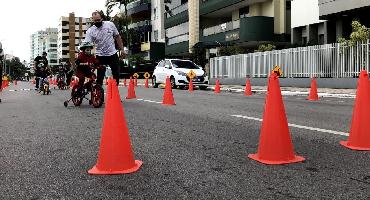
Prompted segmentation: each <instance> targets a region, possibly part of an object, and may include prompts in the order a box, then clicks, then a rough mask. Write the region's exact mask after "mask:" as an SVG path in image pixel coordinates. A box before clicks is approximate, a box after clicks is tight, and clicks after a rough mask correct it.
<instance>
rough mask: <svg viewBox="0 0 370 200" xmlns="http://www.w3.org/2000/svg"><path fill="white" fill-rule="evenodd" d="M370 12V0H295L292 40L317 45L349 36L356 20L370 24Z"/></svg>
mask: <svg viewBox="0 0 370 200" xmlns="http://www.w3.org/2000/svg"><path fill="white" fill-rule="evenodd" d="M369 11H370V0H355V1H349V0H293V1H292V39H291V42H292V43H293V44H299V45H315V44H328V43H335V42H337V41H338V39H339V38H341V37H345V38H348V37H349V36H350V34H351V32H352V27H351V23H352V21H353V20H359V21H360V22H361V23H362V24H363V25H365V26H367V27H370V19H369V18H368V16H367V13H368V12H369Z"/></svg>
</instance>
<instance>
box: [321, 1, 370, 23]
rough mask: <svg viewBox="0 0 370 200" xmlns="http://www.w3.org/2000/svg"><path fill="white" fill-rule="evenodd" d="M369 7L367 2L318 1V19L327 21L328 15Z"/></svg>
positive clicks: (369, 4)
mask: <svg viewBox="0 0 370 200" xmlns="http://www.w3.org/2000/svg"><path fill="white" fill-rule="evenodd" d="M366 6H370V3H369V1H349V0H334V1H333V0H319V15H320V19H327V17H329V16H330V15H335V14H338V15H339V14H344V13H342V12H345V11H350V10H354V9H358V8H363V7H366Z"/></svg>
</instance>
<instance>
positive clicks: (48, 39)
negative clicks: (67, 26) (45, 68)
mask: <svg viewBox="0 0 370 200" xmlns="http://www.w3.org/2000/svg"><path fill="white" fill-rule="evenodd" d="M57 37H58V29H57V28H47V29H45V30H42V31H37V32H35V33H33V34H32V35H31V38H30V39H31V42H30V47H31V48H30V62H31V63H33V60H34V59H35V58H36V57H37V56H41V55H42V53H43V52H46V53H47V54H48V56H47V59H48V61H49V66H51V67H54V66H56V65H57V64H58V62H57Z"/></svg>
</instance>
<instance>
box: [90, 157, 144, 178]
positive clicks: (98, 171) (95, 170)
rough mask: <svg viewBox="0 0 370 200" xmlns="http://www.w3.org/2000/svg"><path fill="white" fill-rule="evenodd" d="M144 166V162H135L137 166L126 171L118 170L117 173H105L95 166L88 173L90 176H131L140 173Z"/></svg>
mask: <svg viewBox="0 0 370 200" xmlns="http://www.w3.org/2000/svg"><path fill="white" fill-rule="evenodd" d="M141 165H143V162H142V161H141V160H135V166H134V167H132V168H130V169H125V170H117V171H104V170H99V169H98V167H97V166H96V165H95V166H94V167H93V168H92V169H90V170H89V171H88V173H89V174H96V175H108V174H130V173H134V172H136V171H138V170H139V169H140V167H141Z"/></svg>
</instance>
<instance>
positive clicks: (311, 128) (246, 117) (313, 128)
mask: <svg viewBox="0 0 370 200" xmlns="http://www.w3.org/2000/svg"><path fill="white" fill-rule="evenodd" d="M231 116H232V117H237V118H243V119H249V120H255V121H260V122H262V119H260V118H255V117H248V116H243V115H231ZM288 126H290V127H294V128H300V129H306V130H311V131H318V132H323V133H331V134H334V135H342V136H349V134H348V133H344V132H339V131H333V130H327V129H322V128H315V127H309V126H302V125H298V124H291V123H288Z"/></svg>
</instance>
